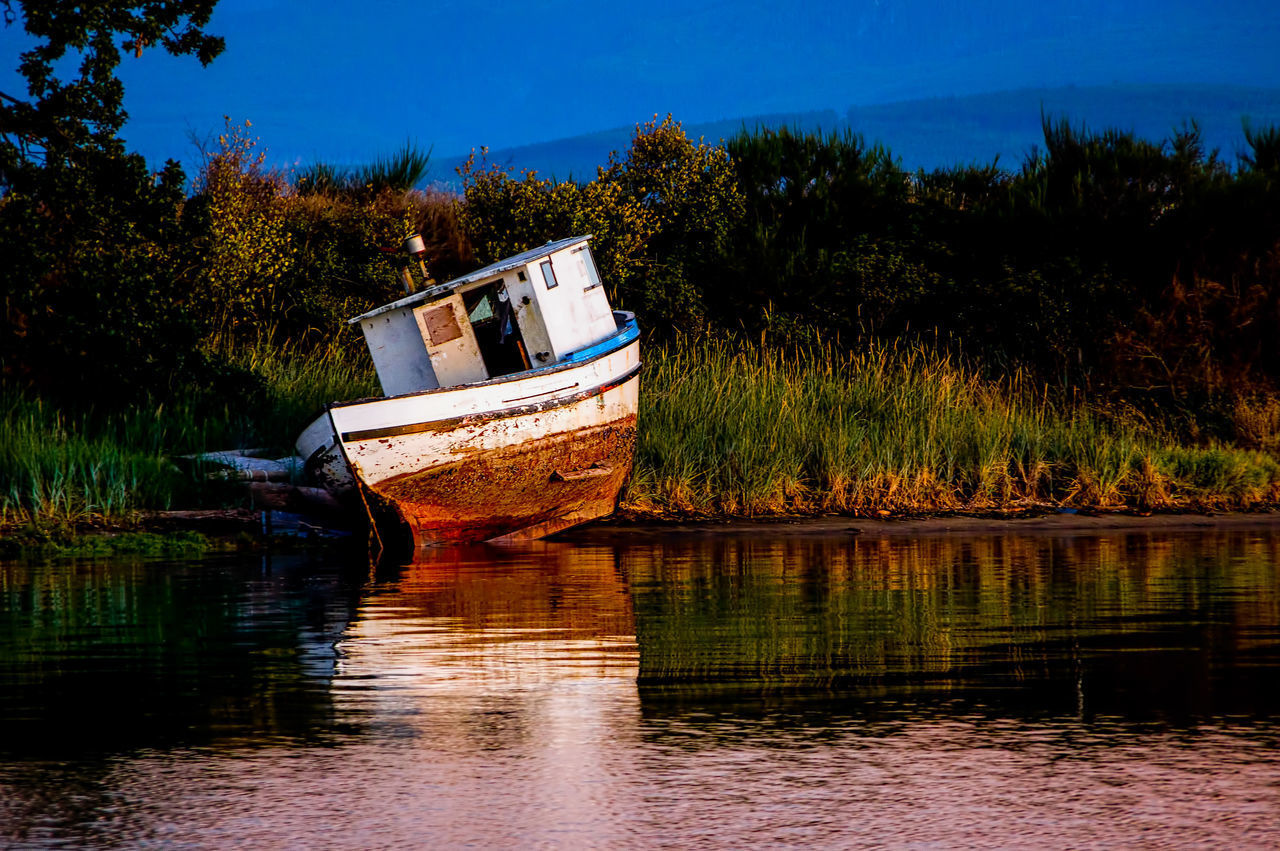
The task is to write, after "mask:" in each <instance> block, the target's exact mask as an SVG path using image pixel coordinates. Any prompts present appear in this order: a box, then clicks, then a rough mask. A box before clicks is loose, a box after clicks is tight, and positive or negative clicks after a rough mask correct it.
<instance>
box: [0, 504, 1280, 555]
mask: <svg viewBox="0 0 1280 851" xmlns="http://www.w3.org/2000/svg"><path fill="white" fill-rule="evenodd" d="M273 515H275V517H274V519H272V521H271V522H269V523H266V524H264V517H263V512H262V511H259V510H252V509H211V510H202V511H172V512H158V513H155V514H151V515H148V516H146V517H144V518H142V519H141V520H139V521H137V522H136V523H134V524H126V525H122V526H83V527H78V528H70V529H68V528H65V527H64V528H63V529H62V530H61V532H60V533H56V534H54V535H46V534H37V535H32V534H31V533H30V532H27V531H23V530H18V529H15V528H9V529H3V530H0V558H4V559H11V558H18V559H20V558H23V557H24V556H23V554H24V553H25V554H27V555H36V554H40V553H44V554H46V555H54V556H57V555H65V556H110V555H116V554H119V555H124V554H130V553H137V552H149V553H151V554H162V553H167V552H173V553H181V552H191V551H193V550H199V551H204V552H227V551H231V550H252V551H263V552H266V551H271V550H273V549H277V548H279V549H281V550H288V549H296V548H298V547H303V548H311V547H316V546H325V547H331V546H344V545H350V543H351V542H353V541H357V542H358V541H360V540H362V536H361V534H360V533H359V532H358V531H357V530H346V529H336V528H333V527H326V526H320V525H313V524H311V523H310V522H308V521H307V519H306V518H304V517H303V516H301V515H296V514H288V513H286V512H273ZM1216 530H1235V531H1247V530H1268V531H1270V530H1277V531H1280V509H1277V508H1275V507H1272V508H1268V509H1266V510H1262V511H1258V512H1243V511H1238V512H1222V513H1208V514H1207V513H1203V512H1194V511H1186V512H1166V513H1152V514H1137V513H1132V512H1130V513H1123V512H1119V511H1117V512H1114V513H1108V512H1101V511H1099V512H1087V511H1086V512H1076V513H1068V512H1062V513H1042V514H1030V513H1025V514H1023V513H1018V514H1013V513H1011V514H995V513H993V514H932V515H916V516H912V515H903V516H897V517H874V518H872V517H865V516H863V517H855V516H840V515H827V516H811V517H805V516H795V517H761V518H744V517H740V518H692V517H688V518H655V517H652V516H627V515H626V514H625V513H624V514H622V515H613V516H611V517H608V518H605V519H603V520H598V521H594V522H591V523H587V524H585V525H582V526H578V527H575V528H573V529H568V530H565V531H563V532H560V533H558V534H556V535H553V536H551V537H550V538H548V539H547V540H550V541H554V542H562V543H579V544H600V545H614V544H627V543H644V542H652V541H659V540H662V539H672V538H684V539H703V540H714V539H717V538H721V539H733V538H736V539H744V538H746V539H753V538H754V539H763V538H787V539H792V540H796V539H804V538H827V539H830V538H861V539H881V540H891V539H899V538H927V537H993V536H1023V537H1026V536H1037V537H1053V536H1080V535H1086V536H1087V535H1105V534H1113V533H1186V532H1205V531H1216ZM525 543H527V542H525Z"/></svg>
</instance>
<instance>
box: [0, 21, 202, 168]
mask: <svg viewBox="0 0 1280 851" xmlns="http://www.w3.org/2000/svg"><path fill="white" fill-rule="evenodd" d="M216 2H217V0H177V2H167V3H155V2H149V0H132V2H121V0H96V2H79V3H66V2H60V0H24V2H18V0H0V6H3V10H4V12H3V14H4V24H5V27H6V28H9V27H12V26H14V24H15V23H17V21H18V20H19V18H20V19H21V20H22V26H23V29H25V30H26V31H27V34H28V35H30V36H32V37H34V38H35V39H36V40H37V44H36V45H35V46H34V47H32V48H31V49H30V50H27V51H26V52H24V53H23V54H22V55H21V57H20V64H19V66H18V70H19V71H20V72H21V74H22V76H23V77H25V78H26V81H27V90H28V96H27V98H25V99H24V98H22V97H20V96H18V95H16V94H12V93H8V92H0V139H2V140H3V148H4V152H3V159H2V160H0V163H3V165H4V166H10V165H11V163H12V162H13V161H15V160H16V161H18V162H21V161H24V160H30V159H37V160H39V159H45V158H47V157H49V156H71V157H74V156H75V155H76V153H77V151H78V150H80V149H84V148H87V147H110V148H118V147H119V142H118V140H117V139H116V134H117V133H118V132H119V131H120V128H121V127H122V126H123V125H124V122H125V120H126V119H127V118H128V114H127V113H126V112H125V111H124V86H123V85H122V84H121V82H120V81H119V80H118V79H116V76H115V71H116V68H117V67H119V65H120V59H121V51H125V52H128V53H132V54H133V55H134V56H135V57H140V56H142V53H143V51H144V50H146V49H147V48H149V47H151V46H153V45H156V44H159V45H162V46H163V47H164V48H165V50H167V51H168V52H169V53H171V54H173V55H174V56H187V55H194V56H196V57H197V58H198V59H199V60H200V63H201V64H202V65H208V64H209V63H210V62H211V61H213V59H214V57H216V56H217V55H218V54H219V53H221V52H222V50H223V47H224V46H225V43H224V42H223V40H222V39H221V38H219V37H217V36H211V35H207V34H206V33H205V32H204V31H203V29H202V28H203V27H204V26H205V25H206V24H208V22H209V16H210V15H211V14H212V12H213V7H214V4H215V3H216ZM68 53H71V54H73V55H77V56H79V58H80V62H79V65H78V67H77V69H76V74H75V76H73V77H72V78H71V79H69V80H66V81H63V80H61V79H59V78H58V77H57V76H55V65H56V64H57V63H58V62H59V61H61V60H63V59H64V58H66V57H67V55H68ZM7 174H8V172H7V170H6V171H4V172H0V180H3V179H4V178H5V177H6V176H7ZM0 185H2V184H0Z"/></svg>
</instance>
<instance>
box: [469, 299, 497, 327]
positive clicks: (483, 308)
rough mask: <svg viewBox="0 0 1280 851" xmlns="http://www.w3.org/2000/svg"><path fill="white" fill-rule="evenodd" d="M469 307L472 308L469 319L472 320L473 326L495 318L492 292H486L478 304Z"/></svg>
mask: <svg viewBox="0 0 1280 851" xmlns="http://www.w3.org/2000/svg"><path fill="white" fill-rule="evenodd" d="M469 307H470V310H469V311H468V313H467V318H468V319H469V320H471V324H472V325H474V324H476V323H477V322H484V321H485V320H486V319H492V318H493V292H492V291H488V292H485V293H484V294H483V295H482V296H481V298H480V300H479V301H478V302H476V303H475V304H474V305H469Z"/></svg>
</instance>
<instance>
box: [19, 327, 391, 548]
mask: <svg viewBox="0 0 1280 851" xmlns="http://www.w3.org/2000/svg"><path fill="white" fill-rule="evenodd" d="M347 342H350V341H347ZM232 360H233V361H234V362H235V363H236V365H237V366H240V367H242V368H244V369H246V370H247V371H248V372H249V373H250V374H252V375H256V376H258V377H260V378H261V379H262V382H263V387H264V390H265V392H262V393H247V394H246V396H245V398H244V399H242V400H239V401H237V400H232V401H229V402H227V403H226V404H225V406H224V407H222V408H221V409H220V410H212V411H211V410H209V409H208V408H207V407H206V408H203V409H198V408H196V407H194V406H192V405H184V404H181V403H178V404H173V403H170V404H156V405H149V406H148V405H142V406H138V407H136V408H134V409H133V410H131V411H128V412H124V413H115V414H110V415H95V414H94V413H93V412H87V413H83V414H79V415H76V416H71V415H68V414H66V413H63V412H60V411H57V410H54V409H52V408H51V407H49V406H48V405H46V404H45V403H43V402H42V401H40V400H31V399H27V398H24V397H21V396H19V395H16V394H10V395H9V396H7V397H0V404H3V409H4V410H5V411H7V413H6V414H4V415H2V416H0V526H14V525H18V524H31V523H34V524H44V523H58V524H82V523H88V522H95V521H121V520H128V519H129V518H130V517H131V516H133V515H134V514H136V513H137V512H139V511H142V510H163V509H167V508H171V507H175V506H178V505H182V506H184V507H191V506H193V505H195V506H198V505H207V504H210V503H211V502H219V501H222V500H225V499H226V498H227V494H226V492H225V490H223V489H221V488H218V487H216V486H209V485H208V484H207V483H206V482H205V481H204V475H203V474H204V473H205V472H207V469H206V467H205V466H204V465H202V464H200V463H199V462H191V463H187V462H184V463H183V464H182V465H181V466H180V465H179V464H178V463H175V460H174V459H175V458H176V457H177V456H180V455H187V454H196V453H202V452H210V451H218V450H224V449H247V448H250V447H252V448H262V449H266V450H269V451H270V452H273V453H276V454H282V455H283V454H291V453H292V452H293V448H292V443H293V440H294V438H296V437H297V436H298V434H299V433H300V432H301V431H302V429H303V428H304V427H305V426H306V424H307V423H308V422H309V421H310V420H311V419H312V418H313V417H315V416H316V415H318V414H319V413H320V411H321V410H323V408H324V404H325V403H326V402H329V401H333V400H336V399H351V398H358V397H360V396H367V395H373V394H375V393H376V392H377V382H376V378H375V377H374V374H373V369H372V365H371V364H370V363H368V359H367V357H365V358H363V359H362V358H358V357H353V356H351V355H350V354H349V349H348V348H347V347H346V346H345V345H344V344H343V343H341V342H334V343H331V344H330V345H328V346H327V347H322V348H320V349H318V350H311V351H307V352H299V351H296V350H294V349H293V347H291V346H289V345H273V344H272V341H271V340H270V339H269V338H264V339H263V340H261V341H260V342H259V343H258V345H256V346H254V347H251V348H245V349H242V350H240V351H239V352H237V353H236V354H235V355H234V357H233V358H232Z"/></svg>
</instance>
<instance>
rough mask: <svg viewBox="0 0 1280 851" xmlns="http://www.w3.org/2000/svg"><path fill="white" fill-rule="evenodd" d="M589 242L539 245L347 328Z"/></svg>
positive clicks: (351, 321)
mask: <svg viewBox="0 0 1280 851" xmlns="http://www.w3.org/2000/svg"><path fill="white" fill-rule="evenodd" d="M589 239H591V235H590V234H587V235H586V236H571V237H568V238H567V239H557V240H556V241H555V242H548V243H547V244H546V245H539V246H538V247H537V248H530V249H529V250H528V251H522V252H520V253H519V254H515V255H512V256H511V257H505V258H503V259H502V260H499V261H498V262H496V263H490V264H489V265H488V266H485V267H484V268H482V269H476V270H475V271H474V272H470V273H468V274H466V275H463V276H462V277H461V278H454V279H453V280H452V281H446V282H445V283H443V284H436V285H435V286H434V287H428V288H427V289H425V290H422V291H421V292H416V293H413V294H412V295H407V296H405V297H404V298H402V299H399V300H397V301H393V302H391V303H390V304H384V305H382V306H381V307H375V308H374V309H373V310H370V311H369V312H368V313H362V314H360V315H359V316H357V317H355V318H354V319H348V320H347V324H348V325H354V324H356V323H357V322H360V321H361V320H364V319H370V318H372V317H374V316H380V315H382V314H383V313H386V312H388V311H391V310H399V309H400V308H402V307H412V306H413V305H415V304H421V303H422V302H426V301H433V300H434V299H436V298H439V297H440V296H441V295H443V294H444V293H447V292H449V291H451V290H456V289H458V288H459V287H464V286H466V285H467V284H471V283H475V282H476V281H482V280H484V279H485V278H491V277H493V276H494V275H501V274H502V273H503V272H510V271H511V270H512V269H517V268H520V267H522V266H527V265H529V264H530V263H532V262H533V261H535V260H538V259H540V258H542V257H546V256H548V255H551V254H554V253H556V252H557V251H562V250H564V249H566V248H570V247H572V246H575V245H577V244H578V243H582V242H586V241H587V240H589Z"/></svg>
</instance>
